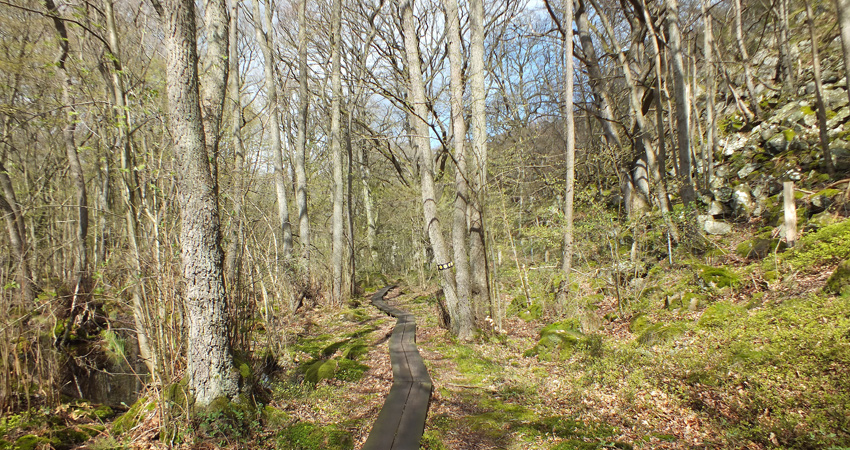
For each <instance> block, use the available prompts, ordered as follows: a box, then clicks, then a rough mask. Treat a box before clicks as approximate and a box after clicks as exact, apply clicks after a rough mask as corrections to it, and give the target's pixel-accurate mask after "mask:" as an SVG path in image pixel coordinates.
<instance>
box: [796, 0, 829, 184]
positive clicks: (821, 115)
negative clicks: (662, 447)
mask: <svg viewBox="0 0 850 450" xmlns="http://www.w3.org/2000/svg"><path fill="white" fill-rule="evenodd" d="M803 4H804V5H805V7H806V24H807V25H808V27H809V39H811V41H812V72H814V77H815V99H816V100H817V107H818V110H817V117H818V130H819V131H820V146H821V150H822V151H823V160H824V164H826V171H827V173H829V175H830V176H834V175H835V167H834V166H833V164H832V153H830V151H829V136H828V135H827V131H828V129H827V126H826V105H824V103H823V83H822V82H821V76H820V57H819V56H818V40H817V36H816V34H815V23H814V19H813V17H812V16H813V15H814V14H812V6H811V4H810V3H809V0H803Z"/></svg>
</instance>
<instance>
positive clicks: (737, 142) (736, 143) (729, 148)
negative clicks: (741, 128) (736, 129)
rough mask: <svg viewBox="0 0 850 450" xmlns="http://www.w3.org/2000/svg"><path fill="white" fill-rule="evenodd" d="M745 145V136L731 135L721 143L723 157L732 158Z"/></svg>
mask: <svg viewBox="0 0 850 450" xmlns="http://www.w3.org/2000/svg"><path fill="white" fill-rule="evenodd" d="M746 145H747V136H745V135H740V134H737V133H733V134H731V135H730V136H728V137H727V138H726V140H725V141H723V155H724V156H732V155H734V154H735V152H737V151H738V150H740V149H742V148H744V147H745V146H746Z"/></svg>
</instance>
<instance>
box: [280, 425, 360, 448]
mask: <svg viewBox="0 0 850 450" xmlns="http://www.w3.org/2000/svg"><path fill="white" fill-rule="evenodd" d="M275 440H276V441H277V448H285V449H290V450H314V449H319V448H320V449H325V450H348V449H352V448H354V440H353V439H352V437H351V434H349V433H348V432H347V431H345V430H343V429H341V428H338V427H337V426H336V425H328V426H321V425H317V424H314V423H310V422H298V423H296V424H293V425H291V426H289V427H286V428H284V429H283V430H281V431H280V432H279V433H278V434H277V436H276V439H275Z"/></svg>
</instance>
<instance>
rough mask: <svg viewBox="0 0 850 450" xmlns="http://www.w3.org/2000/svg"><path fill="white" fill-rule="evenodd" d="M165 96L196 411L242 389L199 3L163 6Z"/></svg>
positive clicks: (189, 0) (169, 1)
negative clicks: (205, 105) (199, 37)
mask: <svg viewBox="0 0 850 450" xmlns="http://www.w3.org/2000/svg"><path fill="white" fill-rule="evenodd" d="M164 11H165V24H166V43H167V50H168V58H167V66H166V67H167V71H166V80H167V81H166V93H167V97H168V102H169V125H170V128H171V136H172V139H173V146H174V153H175V156H176V159H177V169H178V170H177V175H178V180H177V182H178V200H179V203H180V224H181V231H180V246H181V256H182V260H183V277H184V280H185V282H186V315H187V320H188V322H189V331H188V336H187V346H186V347H187V372H188V378H189V389H190V391H191V392H192V394H193V396H194V398H195V406H197V407H204V406H207V405H209V404H210V403H211V402H212V401H213V400H215V399H217V398H220V397H227V398H232V397H233V396H235V395H236V393H237V390H238V383H237V377H238V372H236V371H235V370H234V367H233V361H232V358H231V350H230V347H229V344H228V340H227V337H228V333H227V327H228V320H227V309H226V293H225V288H224V277H223V273H222V252H221V236H220V232H219V214H218V202H217V201H216V191H215V183H214V180H213V178H212V173H211V170H210V162H209V155H208V154H207V151H206V148H205V145H204V125H203V119H202V116H201V109H200V98H199V92H198V71H197V62H198V56H197V48H196V42H197V41H196V36H195V3H194V1H193V0H166V1H165V8H164Z"/></svg>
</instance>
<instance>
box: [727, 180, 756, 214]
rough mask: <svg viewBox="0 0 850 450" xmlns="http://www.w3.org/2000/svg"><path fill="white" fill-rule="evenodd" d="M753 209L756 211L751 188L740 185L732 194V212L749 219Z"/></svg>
mask: <svg viewBox="0 0 850 450" xmlns="http://www.w3.org/2000/svg"><path fill="white" fill-rule="evenodd" d="M753 209H755V203H753V197H752V195H751V194H750V188H749V186H747V185H746V184H739V185H738V186H736V187H735V191H734V192H733V193H732V211H733V212H734V213H735V214H736V215H738V216H743V217H749V216H750V215H751V214H752V212H753Z"/></svg>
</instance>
